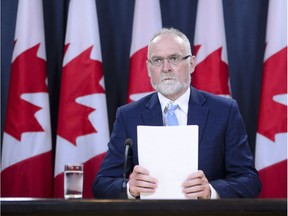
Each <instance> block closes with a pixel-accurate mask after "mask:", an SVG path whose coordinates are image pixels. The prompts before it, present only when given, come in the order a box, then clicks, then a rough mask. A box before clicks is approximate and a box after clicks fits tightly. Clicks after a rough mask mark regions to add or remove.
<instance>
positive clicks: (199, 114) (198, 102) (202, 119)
mask: <svg viewBox="0 0 288 216" xmlns="http://www.w3.org/2000/svg"><path fill="white" fill-rule="evenodd" d="M205 102H206V98H205V97H204V96H203V95H202V94H201V93H200V92H199V91H197V90H196V89H195V88H193V87H191V94H190V100H189V109H188V117H187V125H198V126H199V143H200V142H201V138H202V135H203V132H204V128H205V124H206V120H207V117H208V113H209V109H208V108H207V107H204V106H203V104H204V103H205Z"/></svg>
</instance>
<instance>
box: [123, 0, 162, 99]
mask: <svg viewBox="0 0 288 216" xmlns="http://www.w3.org/2000/svg"><path fill="white" fill-rule="evenodd" d="M161 27H162V19H161V10H160V2H159V0H137V1H135V8H134V18H133V29H132V43H131V51H130V72H129V86H128V102H132V101H136V100H138V99H140V98H141V97H144V96H145V95H147V94H149V93H151V92H153V91H154V89H153V87H152V86H151V83H150V78H149V76H148V71H147V68H146V60H147V50H148V43H149V40H150V39H151V38H152V36H153V35H154V34H155V33H156V32H158V31H160V29H161Z"/></svg>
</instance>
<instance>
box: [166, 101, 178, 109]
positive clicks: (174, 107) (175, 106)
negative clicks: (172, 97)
mask: <svg viewBox="0 0 288 216" xmlns="http://www.w3.org/2000/svg"><path fill="white" fill-rule="evenodd" d="M178 106H179V105H178V104H173V103H172V101H169V103H168V105H167V108H168V111H172V112H173V111H175V110H176V109H177V108H178Z"/></svg>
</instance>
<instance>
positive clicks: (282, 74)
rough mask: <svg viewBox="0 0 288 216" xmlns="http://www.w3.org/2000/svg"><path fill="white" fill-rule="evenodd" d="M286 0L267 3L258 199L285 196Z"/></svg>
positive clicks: (258, 143) (259, 128) (256, 160)
mask: <svg viewBox="0 0 288 216" xmlns="http://www.w3.org/2000/svg"><path fill="white" fill-rule="evenodd" d="M286 16H287V1H285V0H273V1H269V9H268V20H267V33H266V42H267V45H266V51H265V56H264V71H263V78H262V90H261V98H260V108H259V109H260V111H259V117H258V129H257V134H256V155H255V165H256V168H257V169H258V171H259V175H260V180H261V183H262V191H261V193H260V197H262V198H284V197H287V19H286Z"/></svg>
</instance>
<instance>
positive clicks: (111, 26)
mask: <svg viewBox="0 0 288 216" xmlns="http://www.w3.org/2000/svg"><path fill="white" fill-rule="evenodd" d="M39 1H40V0H39ZM82 1H85V0H82ZM136 1H137V0H136ZM199 1H201V0H199ZM211 1H213V0H211ZM68 3H69V0H43V6H44V22H45V35H46V36H45V37H46V38H45V39H46V53H47V70H48V82H49V95H50V109H51V124H52V134H53V146H55V141H56V131H57V115H58V104H59V90H60V83H61V68H62V58H63V47H64V41H65V31H66V21H67V12H68ZM197 3H198V1H197V0H160V4H161V11H162V24H163V27H174V28H178V29H179V30H181V31H182V32H184V33H185V34H186V35H187V36H188V38H189V39H190V42H191V45H192V46H193V41H194V31H195V19H196V9H197ZM17 4H18V0H1V138H2V134H3V128H4V123H5V113H6V108H7V107H6V105H7V94H8V86H9V74H10V66H11V59H12V52H13V43H14V32H15V24H16V14H17ZM96 4H97V13H98V20H99V30H100V40H101V47H102V48H101V51H102V59H103V68H104V77H105V86H106V97H107V107H108V117H109V125H110V132H111V131H112V126H113V122H114V119H115V112H116V109H117V107H118V106H120V105H123V104H125V103H126V101H127V91H128V74H129V55H130V44H131V37H132V23H133V12H134V0H96ZM223 7H224V20H225V29H226V40H227V51H228V62H229V75H230V83H231V90H232V97H233V98H234V99H236V100H237V101H238V104H239V107H240V112H241V113H242V116H243V119H244V122H245V125H246V129H247V132H248V139H249V144H250V146H251V149H252V151H253V153H254V151H255V135H256V128H257V119H258V109H259V98H260V89H261V80H262V69H263V57H264V50H265V35H266V21H267V9H268V0H223ZM147 16H149V14H147ZM203 28H205V26H203ZM211 37H213V35H211ZM1 140H2V139H1Z"/></svg>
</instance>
